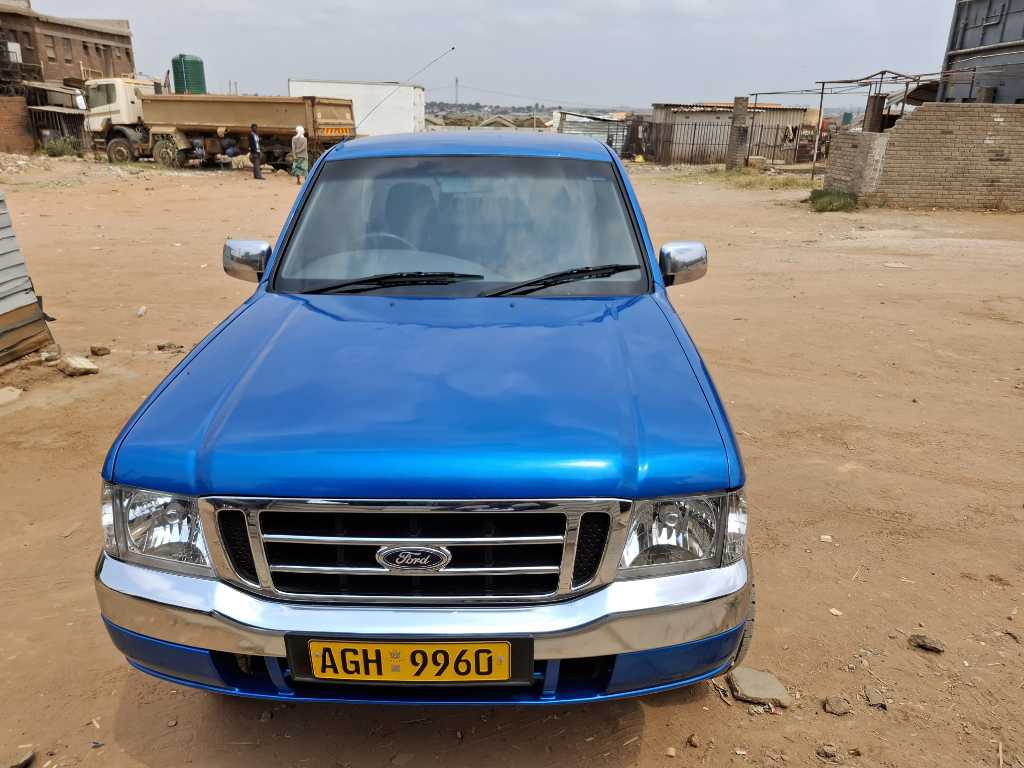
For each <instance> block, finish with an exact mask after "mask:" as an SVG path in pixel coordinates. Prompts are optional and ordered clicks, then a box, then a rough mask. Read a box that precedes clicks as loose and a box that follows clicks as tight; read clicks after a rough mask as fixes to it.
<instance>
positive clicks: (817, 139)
mask: <svg viewBox="0 0 1024 768" xmlns="http://www.w3.org/2000/svg"><path fill="white" fill-rule="evenodd" d="M824 119H825V84H824V83H822V84H821V99H820V100H819V101H818V130H817V131H816V132H815V134H814V157H812V158H811V181H814V175H815V173H817V170H818V150H819V149H820V148H821V124H822V122H823V121H824Z"/></svg>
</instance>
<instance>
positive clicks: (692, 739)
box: [686, 733, 700, 749]
mask: <svg viewBox="0 0 1024 768" xmlns="http://www.w3.org/2000/svg"><path fill="white" fill-rule="evenodd" d="M686 746H688V747H693V748H694V749H697V748H698V747H700V739H698V738H697V734H696V733H691V734H690V735H689V736H687V737H686Z"/></svg>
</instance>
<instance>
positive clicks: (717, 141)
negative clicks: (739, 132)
mask: <svg viewBox="0 0 1024 768" xmlns="http://www.w3.org/2000/svg"><path fill="white" fill-rule="evenodd" d="M645 128H646V130H645V131H644V133H645V134H646V136H644V139H643V143H644V144H645V145H646V150H647V154H649V155H650V156H651V159H653V160H655V161H656V162H658V163H661V164H663V165H680V164H687V165H710V164H712V163H724V162H725V155H726V152H727V151H728V149H729V132H730V129H731V121H730V122H727V121H723V120H699V121H698V120H687V121H686V122H680V123H647V124H646V125H645Z"/></svg>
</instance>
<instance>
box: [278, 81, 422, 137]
mask: <svg viewBox="0 0 1024 768" xmlns="http://www.w3.org/2000/svg"><path fill="white" fill-rule="evenodd" d="M389 94H390V96H389ZM288 95H289V96H319V97H321V98H326V99H349V100H350V101H351V102H352V109H353V112H354V113H355V122H356V126H357V130H356V135H358V136H381V135H384V134H388V133H418V132H420V131H423V130H425V128H426V126H425V122H424V107H425V99H424V94H423V86H421V85H403V84H401V83H394V82H391V83H389V82H368V81H363V80H289V81H288ZM382 102H383V103H382ZM378 104H379V105H380V106H377V105H378ZM374 107H377V108H376V109H374ZM367 115H369V116H367Z"/></svg>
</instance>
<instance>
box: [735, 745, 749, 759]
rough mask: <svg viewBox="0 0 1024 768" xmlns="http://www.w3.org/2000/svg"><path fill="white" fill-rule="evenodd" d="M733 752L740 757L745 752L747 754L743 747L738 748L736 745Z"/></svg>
mask: <svg viewBox="0 0 1024 768" xmlns="http://www.w3.org/2000/svg"><path fill="white" fill-rule="evenodd" d="M733 752H735V753H736V754H737V755H739V756H740V757H743V756H744V755H746V754H747V750H745V749H740V748H738V747H737V748H736V749H734V750H733Z"/></svg>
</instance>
